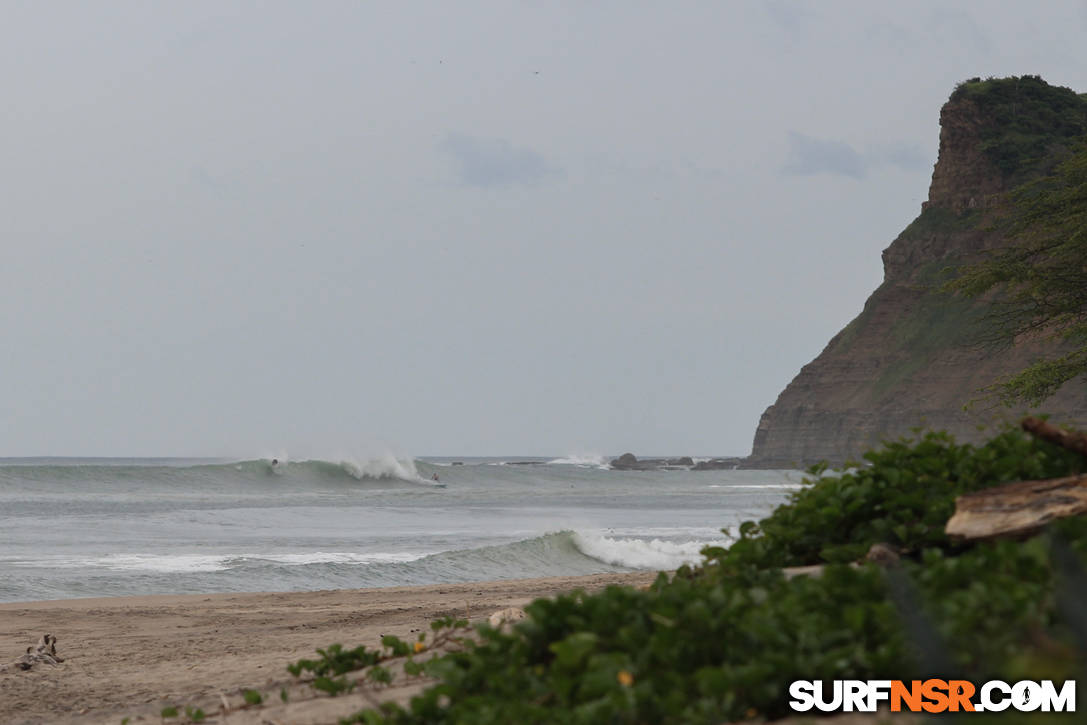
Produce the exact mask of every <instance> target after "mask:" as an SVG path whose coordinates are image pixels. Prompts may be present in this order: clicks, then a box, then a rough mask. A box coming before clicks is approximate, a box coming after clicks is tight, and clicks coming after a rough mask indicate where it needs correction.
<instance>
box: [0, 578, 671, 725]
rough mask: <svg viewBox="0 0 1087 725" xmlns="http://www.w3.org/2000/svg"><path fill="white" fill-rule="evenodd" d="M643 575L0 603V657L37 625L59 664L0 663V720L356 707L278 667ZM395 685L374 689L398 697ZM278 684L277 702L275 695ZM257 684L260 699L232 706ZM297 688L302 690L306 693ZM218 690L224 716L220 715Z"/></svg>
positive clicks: (263, 713)
mask: <svg viewBox="0 0 1087 725" xmlns="http://www.w3.org/2000/svg"><path fill="white" fill-rule="evenodd" d="M655 576H656V575H655V574H653V573H648V572H646V573H633V574H601V575H594V576H584V577H553V578H547V579H522V580H510V581H498V582H483V583H468V584H440V585H433V586H421V587H396V588H385V589H357V590H336V591H318V592H287V593H260V594H214V595H184V596H146V597H116V598H100V599H68V600H57V601H45V602H16V603H9V604H0V662H10V661H12V660H14V659H16V658H17V657H18V656H19V655H20V654H22V653H23V652H24V651H25V650H26V647H28V646H30V645H32V644H35V643H36V642H37V640H38V638H39V637H40V636H41V635H42V634H45V633H50V634H54V635H56V637H57V638H58V642H57V652H58V654H59V655H60V656H61V657H63V658H64V662H63V663H61V664H59V665H56V666H49V665H38V666H36V667H34V669H32V670H30V671H27V672H23V671H13V670H9V671H6V672H0V722H2V723H66V722H77V723H99V722H104V723H120V722H121V720H122V719H123V718H125V717H128V718H130V722H141V721H143V722H159V721H160V717H159V713H160V712H161V710H162V708H163V707H165V706H167V705H177V706H179V709H181V710H182V711H183V710H184V707H185V706H186V705H189V706H192V707H200V708H201V709H203V710H204V712H205V713H206V714H207V716H208V718H207V722H225V723H234V724H236V725H243V724H244V723H263V722H271V723H283V725H286V724H287V723H292V724H293V723H325V722H336V720H337V719H338V718H340V717H343V716H345V715H348V714H350V713H352V712H355V711H357V710H359V709H361V708H362V707H364V706H366V705H367V702H368V701H367V699H366V696H365V695H363V694H359V693H354V694H351V695H347V696H343V697H338V698H327V697H324V696H322V697H319V698H317V697H315V696H314V695H313V694H312V692H311V691H309V690H310V688H307V687H301V686H299V685H298V683H297V681H296V680H295V679H294V678H293V677H291V675H290V674H289V673H288V672H287V670H286V666H287V664H288V663H289V662H293V661H295V660H297V659H299V658H301V657H309V656H312V655H313V654H314V650H315V649H316V648H318V647H326V646H327V645H329V644H333V643H336V642H339V643H342V644H343V645H344V646H345V647H347V646H350V647H354V646H357V645H360V644H365V645H368V646H377V645H378V643H379V639H380V637H381V635H383V634H394V635H397V636H399V637H402V638H405V639H406V638H409V637H411V638H414V632H416V631H418V630H420V629H428V628H429V623H430V622H431V621H432V620H433V619H435V618H437V617H441V616H444V615H448V614H456V615H458V616H463V615H464V613H465V612H466V611H467V612H468V614H469V615H470V616H471V618H472V620H473V621H482V620H485V619H486V618H487V617H488V616H489V615H490V614H492V613H493V612H495V611H497V610H500V609H503V608H506V607H515V606H522V605H524V604H526V603H528V602H529V601H531V600H533V599H535V598H537V597H545V596H552V595H554V594H557V593H560V592H565V591H571V590H573V589H577V588H582V589H585V590H596V589H600V588H603V587H604V586H607V585H608V584H627V585H643V584H647V583H649V582H651V581H652V580H653V578H654V577H655ZM420 686H421V685H420V684H419V683H414V684H410V683H405V684H404V685H402V686H400V687H396V686H394V687H393V688H391V689H390V690H388V691H385V692H382V693H381V698H382V699H398V700H405V699H408V698H410V696H411V694H413V693H414V692H416V691H417V690H418V689H419V688H420ZM284 687H286V688H288V694H289V702H288V703H287V704H286V705H284V704H283V703H282V702H281V700H280V697H279V693H280V690H281V688H284ZM249 688H252V689H255V690H258V691H260V692H263V693H265V694H266V695H271V697H267V698H266V700H267V701H268V704H266V705H265V706H264V707H262V708H259V709H253V708H248V709H239V708H240V706H241V705H242V704H243V699H242V696H241V692H242V691H243V690H245V689H249ZM307 691H309V692H307ZM224 700H225V702H226V704H227V705H228V706H229V712H228V713H227V714H226V715H223V714H222V711H223V710H224V709H225V708H224V707H223V703H224Z"/></svg>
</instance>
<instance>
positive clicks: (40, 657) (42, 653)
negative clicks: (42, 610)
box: [0, 634, 64, 672]
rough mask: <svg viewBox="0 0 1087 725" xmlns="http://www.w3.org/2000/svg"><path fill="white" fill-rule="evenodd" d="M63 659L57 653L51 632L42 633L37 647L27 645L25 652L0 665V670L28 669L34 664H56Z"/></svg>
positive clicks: (55, 642) (55, 640)
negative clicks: (15, 658) (17, 657)
mask: <svg viewBox="0 0 1087 725" xmlns="http://www.w3.org/2000/svg"><path fill="white" fill-rule="evenodd" d="M63 661H64V660H63V659H62V658H61V657H59V656H58V655H57V638H56V637H55V636H53V635H51V634H43V635H42V636H41V639H39V640H38V646H37V647H27V648H26V654H24V655H23V656H22V657H20V658H19V659H17V660H15V661H14V662H9V663H7V664H3V665H0V672H4V671H6V670H9V669H18V670H29V669H30V668H32V667H33V666H34V665H38V664H46V665H56V664H60V663H61V662H63Z"/></svg>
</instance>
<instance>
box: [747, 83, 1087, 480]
mask: <svg viewBox="0 0 1087 725" xmlns="http://www.w3.org/2000/svg"><path fill="white" fill-rule="evenodd" d="M1023 81H1029V83H1028V84H1026V85H1024V84H1023V83H1022V82H1023ZM1054 107H1056V108H1057V110H1056V111H1055V112H1051V111H1053V109H1054ZM1069 119H1071V121H1069ZM1077 119H1082V121H1081V122H1080V121H1077ZM1077 124H1079V125H1077ZM1024 128H1026V129H1028V132H1023V129H1024ZM1085 133H1087V101H1085V100H1084V99H1083V98H1082V97H1078V96H1076V95H1075V94H1074V93H1072V92H1071V91H1068V90H1067V89H1058V88H1054V87H1051V86H1048V85H1047V84H1045V83H1044V82H1043V81H1041V80H1040V79H1030V78H1024V79H1004V80H999V81H984V82H980V81H976V82H974V83H968V84H965V87H960V89H957V90H956V92H955V94H953V95H952V97H951V100H949V101H948V102H947V104H945V105H944V107H943V109H942V111H941V113H940V151H939V158H938V160H937V162H936V166H935V168H934V170H933V174H932V183H931V185H930V187H929V195H928V200H927V201H926V202H925V203H924V204H923V205H922V210H921V214H920V216H918V217H917V219H916V220H914V222H913V223H911V224H910V225H909V226H908V227H907V228H906V229H905V230H904V231H903V232H902V233H901V234H900V235H899V236H898V238H897V239H895V240H894V242H892V243H891V245H890V246H889V247H888V248H887V249H886V250H884V252H883V266H884V281H883V284H881V285H880V287H879V288H878V289H877V290H876V291H875V292H873V293H872V295H871V296H870V297H869V298H868V300H867V301H866V302H865V305H864V310H863V311H862V312H861V314H860V315H859V316H858V317H857V318H856V319H854V320H853V321H852V322H850V323H849V325H847V326H846V327H845V329H843V330H842V331H841V332H839V333H838V334H837V335H835V336H834V338H833V339H831V341H830V342H829V343H828V344H827V346H826V348H825V349H824V350H823V352H822V353H821V354H820V355H819V356H818V357H817V358H816V359H815V360H813V361H812V362H810V363H809V364H808V365H805V366H804V367H803V369H801V371H800V373H799V374H798V375H797V376H796V378H794V379H793V381H792V382H791V383H789V385H788V386H787V387H786V388H785V390H784V391H783V392H782V393H781V395H780V396H779V397H778V399H777V401H776V402H775V403H774V404H773V405H771V406H770V407H769V408H767V410H766V412H765V413H763V415H762V419H761V420H760V421H759V426H758V429H757V430H756V432H755V441H754V446H753V450H752V455H751V457H750V458H749V459H748V460H747V462H746V465H747V466H750V467H762V468H772V467H790V468H792V467H799V466H806V465H810V464H812V463H816V462H818V461H821V460H825V461H828V462H830V463H832V464H840V463H842V462H844V461H846V460H849V459H855V458H859V456H860V454H861V453H862V452H863V451H865V450H867V449H868V448H871V447H872V446H873V445H876V444H878V443H879V442H880V441H881V440H886V439H889V438H890V439H893V438H897V437H899V436H903V435H909V434H910V432H911V429H913V428H916V427H919V426H920V427H924V428H932V429H944V430H948V431H950V432H952V433H953V434H954V435H955V436H956V438H958V439H959V440H963V441H972V440H978V439H981V438H983V437H985V432H984V431H981V430H979V426H981V425H985V424H990V423H993V422H998V421H1000V420H1009V419H1015V418H1017V417H1018V416H1019V415H1020V414H1021V413H1022V411H1017V410H1008V409H1006V408H996V407H994V404H993V403H992V402H981V403H978V404H976V405H973V406H970V407H969V408H968V409H965V410H964V406H966V405H967V404H968V403H970V402H971V401H976V400H978V399H979V398H981V397H982V393H980V392H979V391H980V389H981V388H983V387H984V386H986V385H988V384H990V383H992V382H993V381H995V380H997V379H999V378H1002V377H1005V376H1007V375H1009V374H1011V373H1014V372H1017V371H1019V370H1021V369H1022V368H1024V367H1026V366H1027V365H1028V364H1030V363H1031V362H1033V361H1035V360H1037V359H1038V358H1039V357H1041V356H1042V355H1043V354H1048V353H1051V352H1052V351H1053V348H1052V343H1043V342H1039V341H1017V342H1016V344H1015V345H1004V346H998V347H994V346H988V347H982V346H981V345H980V344H979V343H980V341H982V340H983V339H985V337H986V330H987V327H986V323H984V322H983V316H984V313H985V311H986V307H987V306H988V304H989V302H987V301H985V300H966V299H963V298H956V297H951V296H948V295H946V294H944V293H942V292H940V291H939V287H940V285H941V284H942V283H943V281H944V280H945V279H946V277H945V274H944V270H945V269H946V268H948V267H955V266H958V265H961V264H963V263H968V262H970V261H971V260H974V259H977V257H978V254H979V252H981V251H983V250H985V249H991V248H994V247H997V246H1000V245H1002V244H1005V243H1006V242H1007V240H1006V238H1005V236H1004V234H1003V232H1002V231H1001V226H1002V224H1001V220H1002V219H1003V218H1006V216H1007V214H1008V213H1009V212H1008V204H1009V201H1008V196H1007V194H1006V192H1007V191H1009V190H1010V189H1011V188H1013V187H1014V186H1017V185H1018V184H1020V183H1022V182H1024V181H1028V180H1030V179H1033V178H1037V177H1039V176H1042V175H1044V174H1046V173H1048V171H1050V170H1051V169H1052V167H1053V166H1054V165H1055V164H1056V163H1057V161H1058V160H1059V159H1060V158H1061V157H1062V155H1063V154H1064V153H1065V152H1066V149H1067V148H1068V146H1069V145H1070V143H1071V142H1072V141H1073V140H1074V139H1077V138H1082V137H1083V135H1084V134H1085ZM1044 409H1045V411H1046V412H1049V413H1051V414H1053V416H1054V419H1055V420H1057V421H1067V422H1072V423H1076V424H1078V425H1081V426H1083V425H1084V424H1087V389H1085V386H1083V385H1082V383H1080V384H1077V383H1076V381H1072V382H1070V383H1068V384H1067V385H1065V387H1064V388H1062V389H1061V391H1059V393H1058V394H1057V395H1056V396H1054V397H1053V398H1052V399H1050V400H1049V401H1047V402H1046V404H1045V405H1044Z"/></svg>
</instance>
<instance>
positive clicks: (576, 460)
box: [547, 453, 608, 468]
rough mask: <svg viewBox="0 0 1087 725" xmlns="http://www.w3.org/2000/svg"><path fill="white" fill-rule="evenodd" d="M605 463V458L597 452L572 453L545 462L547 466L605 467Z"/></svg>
mask: <svg viewBox="0 0 1087 725" xmlns="http://www.w3.org/2000/svg"><path fill="white" fill-rule="evenodd" d="M607 463H608V461H607V458H606V457H605V456H601V455H599V454H597V453H572V454H570V455H568V456H566V457H564V458H556V459H555V460H553V461H548V462H547V464H548V465H549V466H582V467H584V468H600V467H602V466H605V467H606V466H607Z"/></svg>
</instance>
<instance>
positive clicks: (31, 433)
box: [0, 0, 1087, 456]
mask: <svg viewBox="0 0 1087 725" xmlns="http://www.w3.org/2000/svg"><path fill="white" fill-rule="evenodd" d="M3 9H4V13H3V15H4V22H3V23H2V24H0V64H2V66H3V67H4V69H5V73H4V83H3V88H4V94H5V99H4V103H3V104H2V106H0V114H2V119H3V131H4V141H3V145H2V147H0V153H2V157H0V158H2V169H3V172H2V174H0V217H2V219H3V231H4V234H3V240H2V249H3V253H2V254H3V256H2V267H0V274H2V284H0V331H2V335H3V346H2V348H0V366H2V367H0V372H2V375H0V401H2V406H3V415H2V418H0V455H9V456H10V455H229V456H251V455H265V454H267V453H269V452H272V451H287V452H290V454H291V455H323V456H324V455H344V454H345V453H347V452H358V451H379V450H386V449H388V450H392V451H395V452H398V453H401V454H412V455H426V454H431V455H458V454H459V455H471V454H480V455H486V454H505V453H509V454H514V453H519V454H523V455H528V454H539V455H551V454H554V455H562V454H568V453H574V452H581V453H588V452H597V453H621V452H623V451H626V450H633V451H634V452H636V453H677V454H679V453H691V454H714V453H719V454H745V453H747V452H748V451H749V450H750V445H751V438H752V435H753V433H754V429H755V425H756V423H757V421H758V417H759V415H760V414H761V413H762V411H763V409H764V408H765V407H766V406H767V405H769V404H770V403H771V402H773V400H774V398H775V397H776V396H777V394H778V393H779V392H780V391H781V389H782V388H783V387H784V386H785V384H786V383H788V381H789V380H790V379H791V378H792V377H793V376H794V375H795V374H796V372H797V371H798V370H799V368H800V367H801V366H802V365H803V364H805V363H807V362H808V361H809V360H811V359H812V358H813V357H814V356H815V355H816V354H818V353H819V351H820V350H821V349H822V348H823V346H824V345H825V344H826V342H827V341H828V340H829V338H830V337H831V336H832V335H833V334H834V333H835V332H836V331H837V330H838V329H840V328H841V327H842V326H843V325H844V324H845V323H846V322H848V321H849V320H850V319H851V318H852V317H854V316H855V315H856V314H857V313H858V312H859V311H860V309H861V306H862V304H863V302H864V299H865V298H866V296H867V295H868V294H869V293H870V292H871V291H872V290H873V289H874V288H875V287H876V286H877V285H878V284H879V282H880V280H881V277H882V269H881V265H880V251H881V250H882V249H883V248H884V247H886V246H887V245H888V244H889V243H890V242H891V240H892V239H894V237H895V236H896V235H897V233H898V232H899V231H901V229H902V228H903V227H904V226H905V225H906V224H907V223H908V222H909V221H910V220H911V219H912V218H913V217H914V216H915V215H916V214H917V213H918V211H919V209H920V204H921V201H922V200H923V199H924V197H925V195H926V193H927V188H928V182H929V177H930V175H931V170H932V164H933V163H934V161H935V159H936V150H937V142H938V130H939V125H938V116H939V109H940V106H941V104H942V103H943V102H944V101H945V100H946V99H947V96H948V94H949V93H950V92H951V90H952V88H953V87H954V84H955V83H956V82H957V81H960V80H962V79H965V78H968V77H970V76H975V75H980V76H988V75H997V76H1001V75H1011V74H1017V75H1018V74H1024V73H1031V74H1034V73H1037V74H1041V75H1042V76H1043V77H1044V78H1045V79H1046V80H1048V81H1049V82H1051V83H1056V84H1059V85H1066V86H1069V87H1072V88H1074V89H1076V90H1078V91H1081V92H1082V91H1087V44H1085V43H1084V42H1083V39H1084V37H1087V4H1085V3H1084V2H1056V1H1054V2H1045V3H1037V4H1030V5H1028V4H1022V3H1002V4H998V3H990V2H973V3H966V2H960V3H953V4H951V3H946V2H942V1H939V2H911V3H872V2H867V1H865V2H849V3H847V2H820V3H814V2H812V3H793V2H784V1H776V2H765V3H754V2H749V3H739V2H737V3H725V2H704V3H694V2H653V3H642V2H631V1H629V0H623V1H622V2H593V3H584V2H542V3H527V2H494V3H484V2H469V1H461V2H456V3H451V2H444V0H443V1H442V2H432V3H423V2H387V3H374V2H314V3H304V2H289V3H288V2H260V3H257V2H249V3H233V2H223V1H222V0H217V1H216V2H200V3H192V2H174V3H165V2H163V3H159V2H155V3H149V2H144V1H143V0H140V1H139V2H126V3H119V2H98V3H76V2H67V3H61V2H54V3H40V2H19V3H15V2H6V3H4V4H3Z"/></svg>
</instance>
